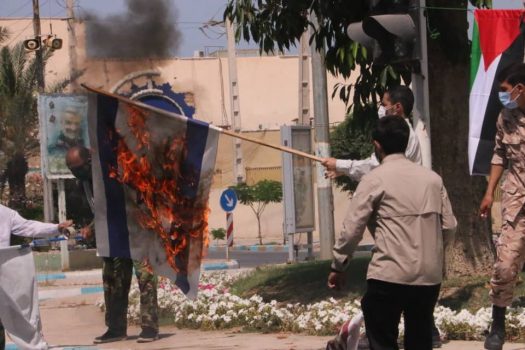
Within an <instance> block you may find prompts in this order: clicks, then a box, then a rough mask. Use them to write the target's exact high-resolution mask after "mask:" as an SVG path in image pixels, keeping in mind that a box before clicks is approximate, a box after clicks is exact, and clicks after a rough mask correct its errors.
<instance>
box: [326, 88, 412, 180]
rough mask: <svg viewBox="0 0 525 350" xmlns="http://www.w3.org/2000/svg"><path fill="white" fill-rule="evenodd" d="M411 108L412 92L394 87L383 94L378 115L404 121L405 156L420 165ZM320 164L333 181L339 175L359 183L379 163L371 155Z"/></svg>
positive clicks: (373, 155)
mask: <svg viewBox="0 0 525 350" xmlns="http://www.w3.org/2000/svg"><path fill="white" fill-rule="evenodd" d="M413 106H414V94H413V93H412V90H410V88H408V87H406V86H403V85H399V86H395V87H393V88H391V89H390V90H388V91H386V92H385V93H384V94H383V98H382V99H381V106H380V107H379V111H378V115H379V118H382V117H384V116H387V115H395V116H399V117H401V118H403V119H405V121H406V123H407V124H408V126H409V129H410V135H409V138H408V145H407V148H406V151H405V156H406V157H407V159H409V160H411V161H413V162H414V163H416V164H419V165H421V149H420V147H419V141H418V139H417V136H416V133H415V132H414V129H413V128H412V125H410V121H409V120H408V116H409V115H410V113H412V108H413ZM322 164H323V165H324V166H325V167H326V170H327V174H326V175H327V176H328V177H329V178H332V179H333V178H336V177H338V176H341V175H346V176H348V177H350V178H351V179H352V180H354V181H360V180H361V178H362V177H363V176H364V175H366V174H368V173H369V172H370V171H372V169H374V168H376V167H377V166H379V161H378V160H377V158H376V156H375V154H374V153H372V155H371V156H370V157H368V158H366V159H361V160H354V159H335V158H325V159H323V162H322Z"/></svg>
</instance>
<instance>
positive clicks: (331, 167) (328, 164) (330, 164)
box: [321, 158, 337, 172]
mask: <svg viewBox="0 0 525 350" xmlns="http://www.w3.org/2000/svg"><path fill="white" fill-rule="evenodd" d="M336 161H337V159H335V158H323V160H322V162H321V164H322V165H323V166H324V167H325V168H326V170H328V171H333V172H335V163H336Z"/></svg>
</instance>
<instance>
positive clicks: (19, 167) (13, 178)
mask: <svg viewBox="0 0 525 350" xmlns="http://www.w3.org/2000/svg"><path fill="white" fill-rule="evenodd" d="M28 170H29V168H28V165H27V160H26V158H25V156H24V154H23V153H16V154H14V155H13V157H12V158H11V159H10V160H9V161H8V162H7V168H6V176H7V183H8V185H9V207H11V208H13V209H15V210H20V209H24V208H25V204H26V180H25V179H26V174H27V171H28Z"/></svg>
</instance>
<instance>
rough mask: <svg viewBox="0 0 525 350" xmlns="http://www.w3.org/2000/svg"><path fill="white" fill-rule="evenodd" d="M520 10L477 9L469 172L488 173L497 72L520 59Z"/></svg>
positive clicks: (496, 102)
mask: <svg viewBox="0 0 525 350" xmlns="http://www.w3.org/2000/svg"><path fill="white" fill-rule="evenodd" d="M524 13H525V12H524V11H523V10H476V11H475V12H474V28H473V34H472V53H471V65H470V73H471V78H470V99H469V140H468V148H469V149H468V152H469V168H470V174H471V175H487V174H488V173H489V171H490V160H491V158H492V153H493V150H494V138H495V135H496V121H497V119H498V115H499V113H500V111H501V108H502V105H501V104H500V102H499V99H498V91H499V83H500V82H498V81H497V80H496V77H497V75H498V73H499V72H500V71H501V70H502V69H503V68H505V67H507V66H508V65H509V64H511V63H514V62H523V52H524V49H525V44H524V43H525V41H524V38H525V36H524V30H525V29H524V26H523V15H524Z"/></svg>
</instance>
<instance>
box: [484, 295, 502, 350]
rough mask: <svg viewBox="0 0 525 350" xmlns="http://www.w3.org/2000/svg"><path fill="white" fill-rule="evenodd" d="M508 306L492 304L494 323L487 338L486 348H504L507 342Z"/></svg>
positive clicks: (496, 349) (492, 349)
mask: <svg viewBox="0 0 525 350" xmlns="http://www.w3.org/2000/svg"><path fill="white" fill-rule="evenodd" d="M506 311H507V308H506V307H499V306H496V305H492V325H491V327H490V332H489V335H488V336H487V338H485V349H487V350H502V349H503V343H505V312H506Z"/></svg>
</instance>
